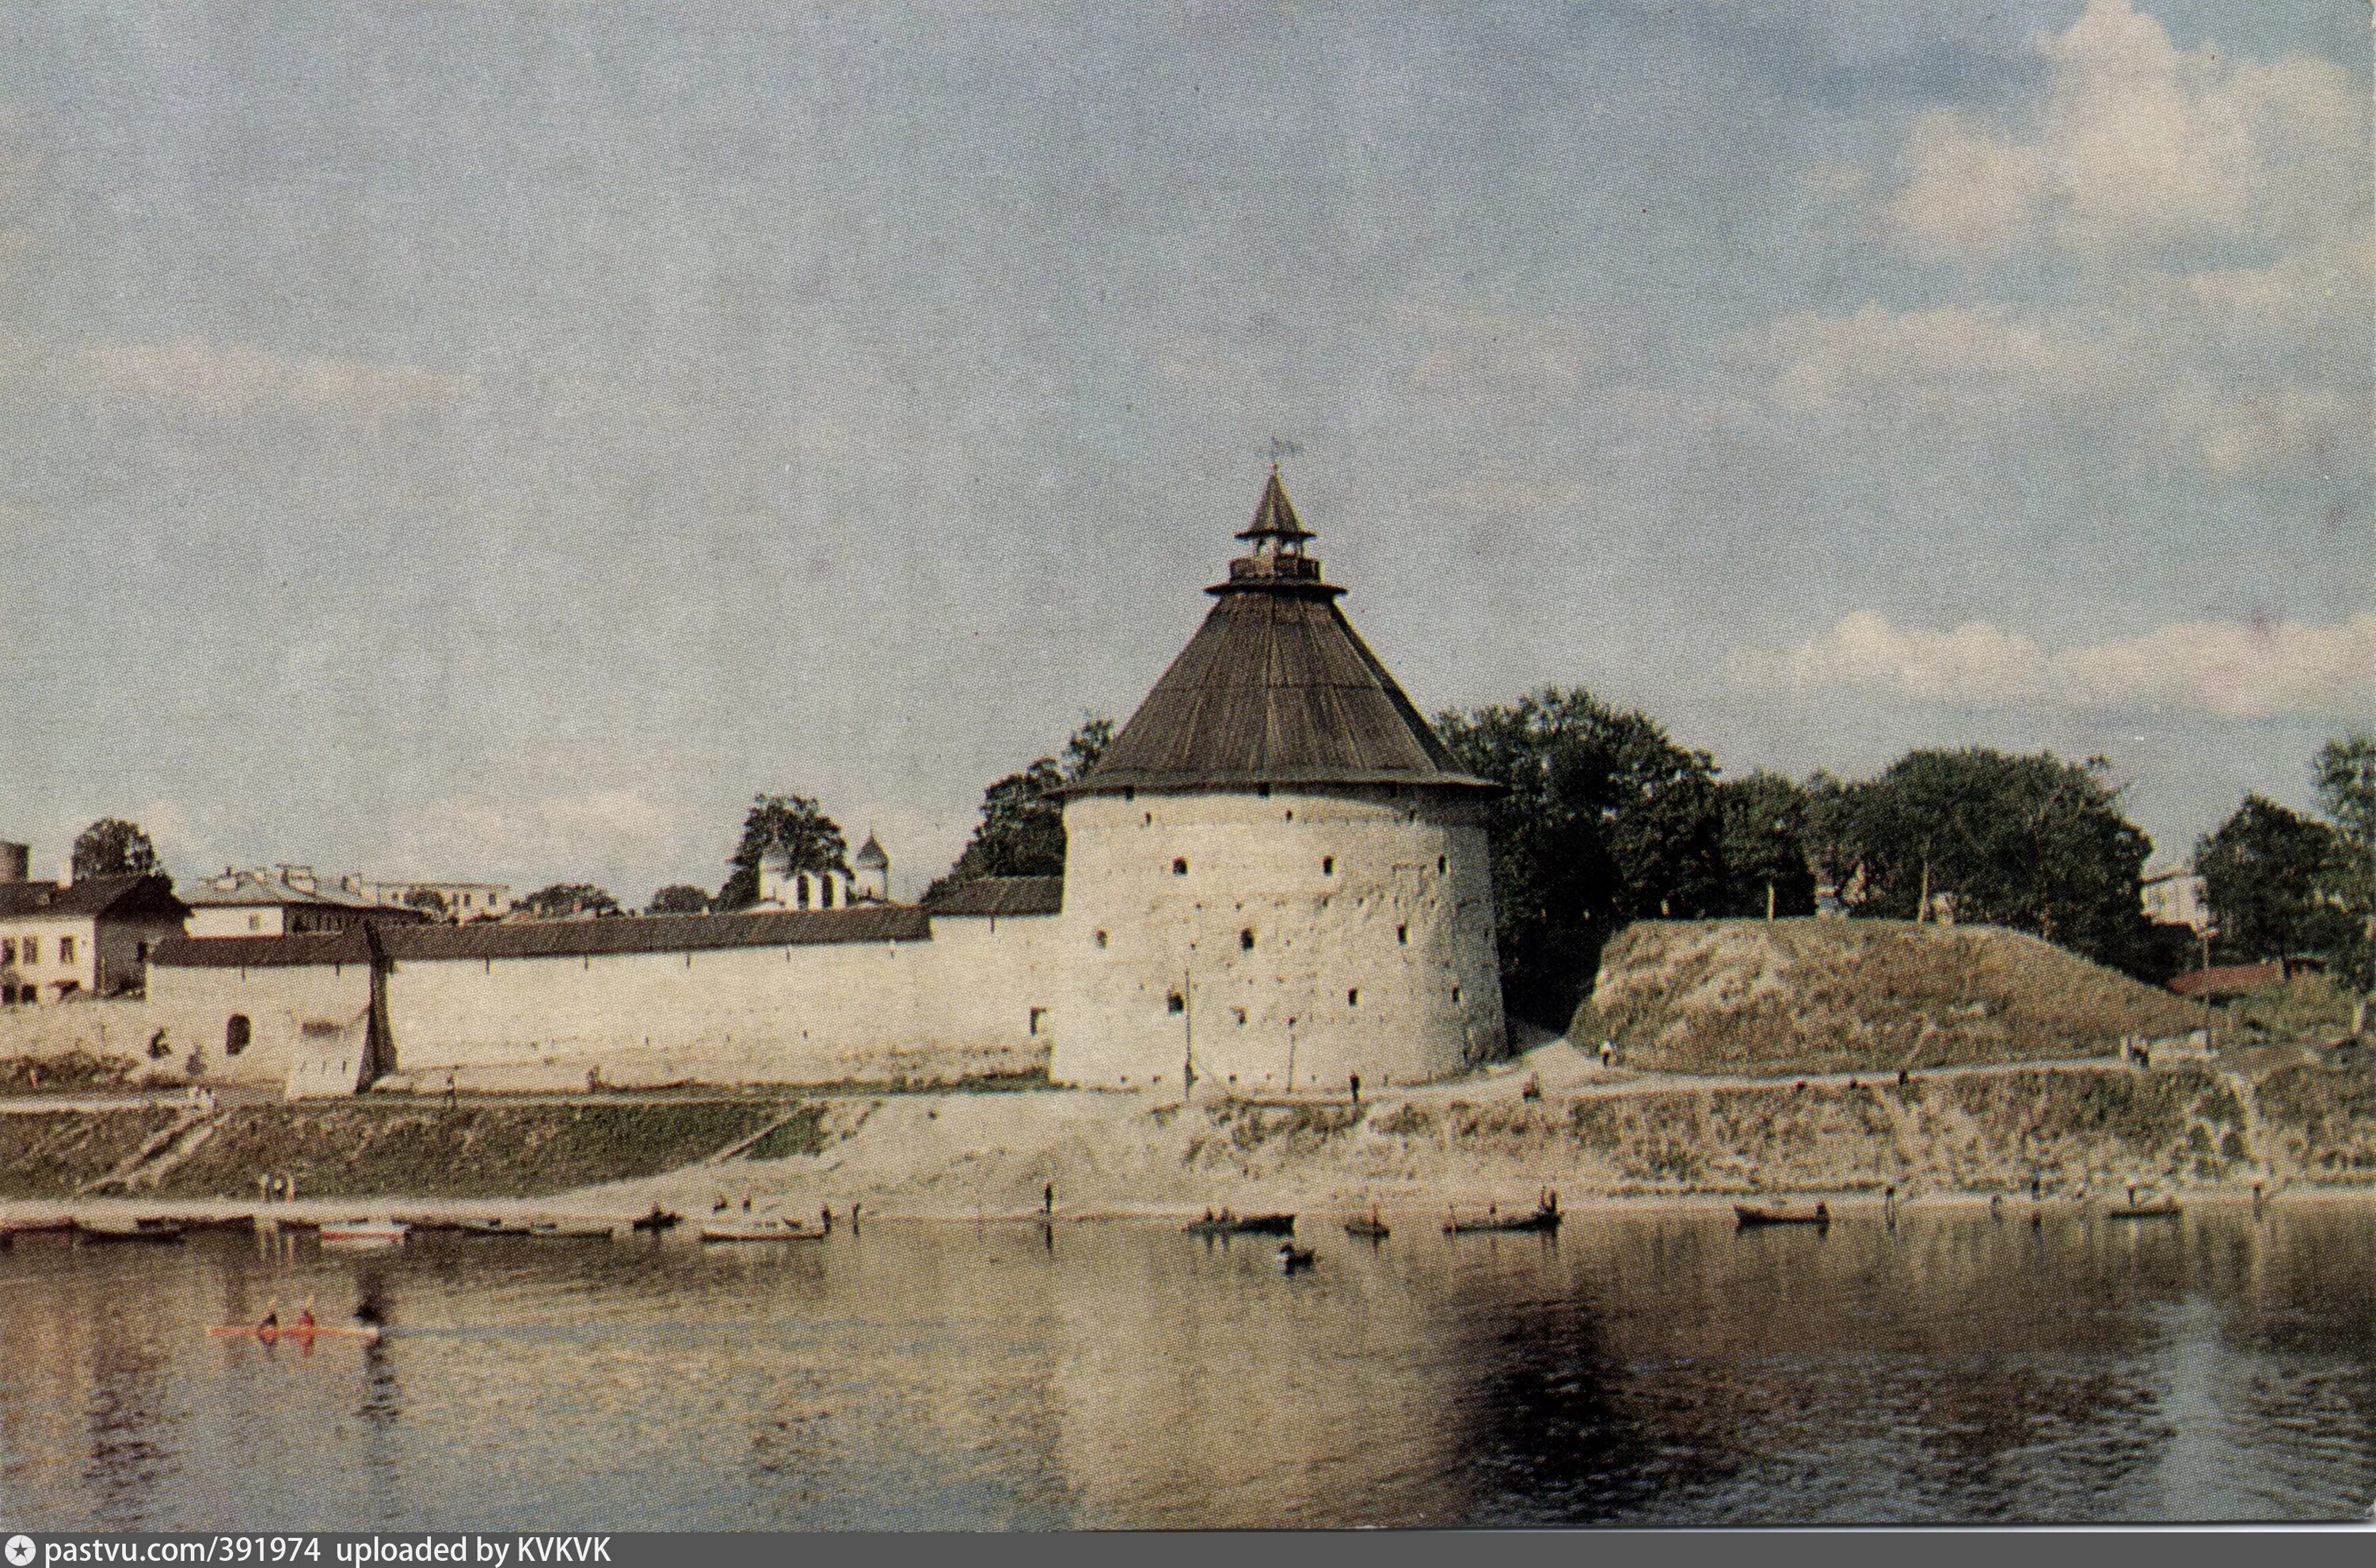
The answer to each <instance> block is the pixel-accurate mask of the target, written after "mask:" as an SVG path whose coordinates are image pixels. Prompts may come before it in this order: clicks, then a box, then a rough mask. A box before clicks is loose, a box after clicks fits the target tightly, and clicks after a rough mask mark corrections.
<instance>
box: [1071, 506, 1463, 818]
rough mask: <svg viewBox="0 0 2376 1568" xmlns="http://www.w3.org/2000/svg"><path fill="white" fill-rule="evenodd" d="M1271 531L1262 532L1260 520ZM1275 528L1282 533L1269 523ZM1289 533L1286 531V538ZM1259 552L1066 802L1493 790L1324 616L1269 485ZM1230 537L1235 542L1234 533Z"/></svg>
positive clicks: (1349, 632)
mask: <svg viewBox="0 0 2376 1568" xmlns="http://www.w3.org/2000/svg"><path fill="white" fill-rule="evenodd" d="M1265 519H1267V520H1269V521H1271V523H1272V525H1273V526H1272V529H1262V523H1263V522H1264V521H1265ZM1281 520H1284V521H1285V523H1286V525H1287V527H1286V528H1285V529H1280V528H1278V527H1277V524H1278V523H1279V522H1280V521H1281ZM1289 529H1292V532H1289V531H1288V530H1289ZM1250 531H1262V532H1264V533H1265V535H1266V536H1267V537H1269V538H1274V539H1276V538H1280V537H1284V538H1285V539H1287V540H1292V541H1293V543H1292V545H1290V546H1289V550H1290V553H1285V554H1281V553H1277V552H1275V550H1274V548H1273V547H1269V546H1265V545H1261V544H1258V546H1257V551H1256V553H1255V554H1253V555H1252V556H1248V557H1244V558H1241V559H1240V560H1237V561H1234V562H1232V563H1230V580H1229V581H1228V582H1225V583H1219V584H1217V585H1215V586H1214V587H1212V588H1207V589H1206V592H1207V593H1210V594H1213V595H1215V596H1216V597H1217V598H1218V600H1219V602H1218V603H1217V604H1215V605H1214V606H1213V611H1212V613H1211V614H1209V615H1207V616H1206V618H1205V624H1204V625H1203V626H1202V627H1200V628H1198V630H1197V633H1196V635H1195V636H1194V637H1193V638H1191V639H1190V640H1189V643H1188V646H1187V647H1185V648H1182V650H1181V652H1180V656H1179V657H1178V658H1177V659H1173V660H1172V661H1171V668H1170V669H1169V670H1167V671H1164V672H1163V678H1162V679H1161V680H1160V681H1158V682H1157V683H1156V684H1155V689H1154V690H1153V691H1152V692H1149V693H1148V694H1147V696H1146V701H1145V702H1143V703H1141V704H1140V705H1139V707H1138V711H1137V712H1136V713H1135V714H1133V715H1132V716H1131V720H1130V722H1129V723H1128V724H1126V725H1124V726H1123V731H1122V733H1121V734H1119V735H1116V736H1115V737H1114V739H1113V742H1112V743H1111V744H1110V745H1108V746H1107V748H1106V750H1105V754H1104V755H1103V756H1101V757H1100V758H1099V761H1098V765H1097V766H1096V767H1094V768H1093V769H1091V770H1090V772H1089V774H1088V775H1087V778H1083V779H1082V780H1081V781H1080V782H1079V783H1077V784H1075V785H1074V786H1072V788H1071V790H1068V791H1067V792H1068V793H1072V794H1102V793H1111V792H1113V791H1116V790H1125V789H1139V790H1185V789H1244V788H1249V787H1253V786H1259V785H1265V784H1411V785H1421V786H1428V787H1434V788H1449V789H1459V790H1479V789H1491V788H1493V786H1492V785H1491V784H1489V783H1487V782H1486V781H1485V780H1483V779H1479V778H1472V777H1470V776H1469V775H1467V774H1465V773H1463V772H1461V771H1460V769H1459V766H1458V765H1457V764H1456V763H1455V761H1454V760H1453V757H1452V754H1451V753H1449V752H1447V751H1446V750H1445V749H1444V746H1443V742H1442V741H1440V740H1438V739H1436V735H1435V731H1433V730H1432V729H1430V728H1429V727H1428V722H1427V720H1426V719H1423V718H1421V717H1420V711H1419V709H1418V708H1417V707H1414V706H1413V705H1412V703H1411V700H1410V698H1409V697H1408V696H1406V695H1403V689H1402V688H1401V687H1400V686H1398V685H1396V683H1395V678H1394V677H1393V676H1392V675H1390V674H1388V673H1387V672H1386V667H1385V666H1384V664H1383V663H1381V662H1379V659H1378V656H1377V655H1376V654H1374V653H1372V652H1371V651H1370V647H1369V645H1368V644H1367V643H1364V642H1363V641H1362V640H1361V637H1360V633H1358V632H1356V631H1354V630H1353V627H1352V625H1351V624H1350V623H1349V622H1348V621H1347V620H1346V619H1345V616H1344V614H1343V612H1341V611H1339V610H1338V609H1337V602H1336V601H1337V595H1338V594H1340V593H1342V592H1343V591H1344V590H1343V589H1342V588H1337V587H1336V586H1334V585H1333V584H1329V583H1325V582H1323V581H1322V580H1321V579H1320V564H1319V563H1318V562H1317V561H1314V560H1313V559H1311V558H1310V557H1308V556H1304V555H1302V554H1301V553H1300V545H1301V540H1304V539H1308V538H1310V537H1311V535H1310V534H1309V533H1307V532H1305V531H1304V530H1303V529H1302V528H1301V525H1300V524H1298V523H1297V522H1296V521H1295V514H1294V511H1293V509H1292V507H1290V506H1289V505H1288V503H1287V493H1286V491H1285V490H1284V489H1283V488H1282V487H1281V486H1280V484H1279V481H1278V479H1277V476H1276V475H1274V476H1273V477H1272V479H1271V481H1270V485H1269V487H1268V488H1267V489H1266V490H1265V493H1264V497H1263V505H1262V507H1261V509H1260V511H1259V512H1258V514H1257V520H1256V530H1250ZM1241 537H1246V536H1244V535H1241Z"/></svg>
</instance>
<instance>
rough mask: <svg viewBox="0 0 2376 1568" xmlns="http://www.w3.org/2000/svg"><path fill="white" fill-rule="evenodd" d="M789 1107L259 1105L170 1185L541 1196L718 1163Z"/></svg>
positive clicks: (229, 1120) (227, 1121)
mask: <svg viewBox="0 0 2376 1568" xmlns="http://www.w3.org/2000/svg"><path fill="white" fill-rule="evenodd" d="M784 1110H785V1107H784V1106H782V1105H781V1104H780V1103H778V1104H767V1103H764V1102H743V1101H687V1102H683V1103H677V1104H656V1105H632V1104H629V1105H605V1104H601V1103H600V1102H593V1103H588V1104H580V1105H511V1106H469V1105H462V1106H457V1107H455V1108H453V1109H450V1110H449V1109H446V1108H443V1107H430V1106H403V1105H385V1106H383V1105H372V1104H345V1105H338V1106H324V1107H310V1106H294V1105H291V1106H259V1107H255V1108H251V1109H242V1110H238V1111H229V1112H226V1113H225V1115H224V1116H223V1118H222V1124H221V1126H220V1128H219V1129H218V1130H217V1132H216V1133H215V1134H214V1136H213V1137H212V1138H210V1139H209V1140H208V1142H207V1144H206V1145H205V1146H203V1147H202V1148H200V1149H199V1150H198V1151H197V1153H196V1154H195V1155H194V1156H193V1157H192V1158H190V1159H188V1160H187V1161H186V1162H184V1164H183V1165H182V1166H180V1167H179V1168H178V1169H176V1170H173V1171H172V1173H171V1174H170V1175H168V1176H167V1177H166V1179H165V1182H164V1183H163V1185H162V1186H161V1188H160V1193H162V1194H166V1195H172V1196H181V1197H229V1198H248V1197H254V1196H255V1194H256V1178H257V1177H258V1176H260V1175H262V1174H263V1173H265V1172H267V1171H285V1172H287V1173H289V1174H290V1175H292V1176H294V1177H295V1178H296V1181H297V1195H298V1196H299V1197H300V1198H308V1197H375V1196H393V1197H406V1198H434V1197H453V1198H487V1197H537V1196H541V1195H544V1194H552V1193H560V1192H566V1191H568V1190H570V1189H571V1188H575V1187H584V1186H590V1185H593V1184H595V1183H597V1182H622V1181H629V1180H633V1179H635V1178H636V1177H641V1176H657V1175H659V1174H660V1173H661V1172H662V1171H666V1170H675V1169H677V1168H678V1167H680V1166H684V1165H690V1164H693V1163H695V1162H696V1161H698V1160H702V1159H707V1158H709V1157H710V1156H712V1155H715V1154H717V1153H718V1152H719V1150H721V1149H725V1148H728V1147H731V1146H732V1145H733V1144H734V1143H735V1142H736V1141H738V1140H739V1139H742V1138H746V1137H749V1136H750V1135H751V1134H754V1133H755V1132H758V1131H759V1130H760V1129H761V1128H763V1127H765V1126H766V1125H767V1124H768V1123H770V1122H773V1121H775V1120H776V1119H777V1118H778V1117H779V1116H781V1115H782V1114H783V1113H784Z"/></svg>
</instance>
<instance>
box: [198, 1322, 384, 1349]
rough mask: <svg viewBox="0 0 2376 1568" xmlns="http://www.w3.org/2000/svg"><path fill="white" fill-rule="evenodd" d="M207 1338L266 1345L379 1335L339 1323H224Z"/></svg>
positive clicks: (370, 1337)
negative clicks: (258, 1341)
mask: <svg viewBox="0 0 2376 1568" xmlns="http://www.w3.org/2000/svg"><path fill="white" fill-rule="evenodd" d="M207 1337H208V1338H209V1339H261V1340H263V1341H264V1342H265V1343H266V1344H267V1345H269V1344H271V1343H272V1342H273V1341H274V1340H276V1339H298V1340H305V1339H361V1340H362V1341H364V1342H365V1343H366V1344H368V1343H369V1342H371V1341H372V1340H374V1339H377V1338H378V1337H379V1330H378V1329H376V1328H349V1327H346V1326H345V1325H343V1324H330V1323H317V1324H314V1326H313V1327H311V1328H303V1327H300V1326H298V1325H297V1324H287V1323H284V1324H281V1325H280V1326H279V1327H278V1328H258V1327H257V1326H256V1325H255V1324H252V1323H226V1324H218V1325H217V1326H215V1327H213V1328H209V1329H208V1330H207Z"/></svg>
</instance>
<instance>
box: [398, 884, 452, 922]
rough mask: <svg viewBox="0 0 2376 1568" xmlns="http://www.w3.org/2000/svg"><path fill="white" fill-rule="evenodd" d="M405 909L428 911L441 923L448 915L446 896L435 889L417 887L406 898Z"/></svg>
mask: <svg viewBox="0 0 2376 1568" xmlns="http://www.w3.org/2000/svg"><path fill="white" fill-rule="evenodd" d="M404 907H405V908H406V909H426V910H427V911H428V912H429V913H431V914H433V915H435V916H436V917H437V918H438V919H439V920H441V921H442V920H444V919H445V918H446V913H447V910H446V895H444V894H443V893H440V892H438V891H437V889H435V888H434V887H416V888H414V889H413V890H412V891H411V892H410V893H407V894H406V895H405V896H404Z"/></svg>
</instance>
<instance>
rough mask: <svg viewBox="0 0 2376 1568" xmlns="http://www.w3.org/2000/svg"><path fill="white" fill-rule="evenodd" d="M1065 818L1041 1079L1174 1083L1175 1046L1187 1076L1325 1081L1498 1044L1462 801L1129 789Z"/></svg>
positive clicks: (1479, 840)
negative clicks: (1060, 906)
mask: <svg viewBox="0 0 2376 1568" xmlns="http://www.w3.org/2000/svg"><path fill="white" fill-rule="evenodd" d="M1064 827H1065V834H1066V841H1067V848H1066V869H1065V883H1064V914H1063V932H1062V941H1063V960H1062V962H1063V973H1064V983H1063V998H1062V1001H1061V1003H1060V1008H1061V1017H1062V1020H1063V1032H1062V1036H1061V1039H1059V1041H1058V1044H1057V1046H1056V1050H1055V1054H1054V1061H1053V1064H1052V1067H1051V1072H1052V1075H1053V1076H1054V1077H1055V1078H1056V1080H1057V1081H1058V1082H1060V1083H1072V1084H1082V1085H1091V1086H1098V1087H1132V1088H1152V1089H1155V1090H1157V1091H1158V1092H1170V1093H1174V1094H1176V1093H1177V1092H1178V1090H1179V1087H1180V1085H1181V1082H1182V1075H1183V1074H1182V1069H1183V1067H1184V1066H1186V1065H1187V1064H1188V1063H1189V1061H1190V1059H1191V1058H1192V1056H1193V1061H1194V1070H1195V1073H1196V1076H1197V1080H1198V1084H1199V1087H1200V1089H1211V1090H1213V1091H1214V1092H1220V1093H1228V1092H1234V1093H1238V1094H1241V1095H1260V1094H1263V1093H1266V1092H1269V1093H1276V1092H1284V1091H1286V1090H1288V1089H1289V1087H1290V1075H1291V1086H1292V1087H1294V1088H1295V1089H1298V1090H1301V1091H1303V1092H1311V1091H1313V1090H1330V1091H1342V1090H1344V1089H1345V1088H1346V1087H1348V1082H1349V1079H1350V1078H1351V1076H1352V1075H1355V1074H1359V1075H1360V1077H1361V1079H1362V1081H1363V1083H1364V1085H1365V1086H1367V1087H1372V1088H1377V1087H1385V1086H1387V1085H1388V1084H1390V1083H1415V1082H1422V1081H1425V1080H1427V1079H1431V1078H1437V1077H1443V1076H1445V1075H1450V1074H1454V1073H1457V1072H1460V1071H1462V1070H1463V1069H1465V1068H1466V1067H1467V1066H1468V1065H1470V1064H1472V1063H1475V1062H1477V1061H1479V1060H1482V1059H1486V1058H1490V1057H1492V1056H1495V1055H1498V1054H1500V1053H1501V1051H1502V1050H1503V1019H1502V1003H1501V990H1500V980H1499V974H1498V967H1497V964H1496V960H1495V956H1494V946H1493V903H1492V872H1491V864H1490V862H1489V860H1488V846H1487V841H1486V835H1485V830H1484V828H1483V826H1481V823H1480V821H1479V811H1478V807H1477V805H1476V804H1475V803H1474V802H1472V801H1469V800H1467V799H1465V798H1460V797H1456V796H1452V795H1449V794H1446V793H1444V792H1441V791H1421V790H1393V789H1362V788H1346V789H1339V790H1318V789H1312V790H1288V789H1284V788H1281V789H1275V790H1271V791H1270V792H1269V793H1267V794H1263V793H1260V792H1258V791H1256V790H1242V791H1235V792H1223V791H1197V792H1158V791H1151V790H1139V791H1136V792H1135V794H1134V795H1131V796H1124V795H1121V794H1101V795H1087V796H1076V797H1074V798H1073V799H1071V800H1070V801H1068V802H1066V804H1065V808H1064ZM1182 863H1184V866H1185V870H1184V871H1182V870H1180V869H1179V868H1180V866H1181V865H1182ZM1249 940H1251V945H1250V946H1249V945H1248V944H1247V943H1248V941H1249ZM1175 996H1177V997H1178V998H1179V999H1180V1001H1181V1003H1182V1006H1181V1008H1180V1009H1179V1010H1178V1011H1174V1010H1173V1007H1172V999H1173V998H1174V997H1175Z"/></svg>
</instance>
